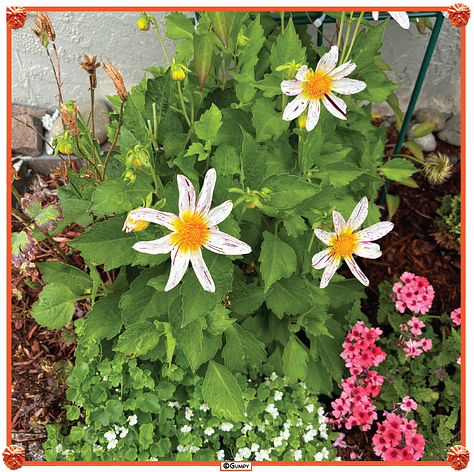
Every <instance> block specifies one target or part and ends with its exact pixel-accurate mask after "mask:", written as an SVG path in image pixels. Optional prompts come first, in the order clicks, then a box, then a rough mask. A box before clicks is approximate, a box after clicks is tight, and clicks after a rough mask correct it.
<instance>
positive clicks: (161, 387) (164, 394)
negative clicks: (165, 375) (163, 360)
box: [156, 381, 176, 400]
mask: <svg viewBox="0 0 474 472" xmlns="http://www.w3.org/2000/svg"><path fill="white" fill-rule="evenodd" d="M156 391H157V394H158V398H164V399H165V400H167V399H168V398H171V397H172V396H173V394H174V392H175V391H176V386H175V385H174V384H172V383H170V382H166V381H162V382H160V383H159V384H158V385H157V387H156Z"/></svg>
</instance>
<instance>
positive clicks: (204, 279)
mask: <svg viewBox="0 0 474 472" xmlns="http://www.w3.org/2000/svg"><path fill="white" fill-rule="evenodd" d="M191 264H192V265H193V269H194V273H195V274H196V277H197V278H198V280H199V282H200V283H201V285H202V288H203V289H204V290H206V292H215V291H216V286H215V285H214V281H213V280H212V277H211V274H210V273H209V270H208V268H207V266H206V263H205V262H204V259H203V258H202V253H201V248H198V249H197V250H196V251H192V252H191Z"/></svg>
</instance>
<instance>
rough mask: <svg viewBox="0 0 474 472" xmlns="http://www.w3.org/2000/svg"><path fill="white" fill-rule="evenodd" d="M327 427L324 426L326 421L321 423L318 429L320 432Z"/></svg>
mask: <svg viewBox="0 0 474 472" xmlns="http://www.w3.org/2000/svg"><path fill="white" fill-rule="evenodd" d="M327 429H328V427H327V426H326V423H323V424H321V425H320V426H319V431H321V432H323V431H324V432H326V430H327Z"/></svg>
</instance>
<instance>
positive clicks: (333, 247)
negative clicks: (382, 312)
mask: <svg viewBox="0 0 474 472" xmlns="http://www.w3.org/2000/svg"><path fill="white" fill-rule="evenodd" d="M368 213H369V202H368V200H367V198H366V197H364V198H363V199H362V200H361V201H360V202H359V203H358V204H357V206H356V207H355V209H354V211H353V212H352V214H351V216H350V218H349V219H348V220H347V223H346V222H345V220H344V218H343V217H342V215H341V214H340V213H338V212H337V211H333V214H332V218H333V221H334V231H335V233H328V232H326V231H323V230H322V229H319V228H316V229H315V230H314V234H315V235H316V237H317V238H318V239H319V240H320V241H322V242H323V243H324V244H326V245H327V246H329V247H328V248H326V249H324V250H322V251H321V252H318V253H317V254H315V255H314V256H313V261H312V263H313V267H314V268H315V269H322V268H323V267H326V270H325V271H324V273H323V277H322V279H321V284H320V287H321V288H325V287H327V285H328V283H329V281H330V280H331V278H332V276H333V275H334V273H335V272H336V270H337V268H338V266H339V262H340V261H341V257H343V258H344V260H345V261H346V262H347V265H348V266H349V269H350V270H351V272H352V273H353V274H354V276H355V277H356V278H357V279H358V280H359V281H360V282H361V283H362V284H364V285H369V279H368V278H367V277H366V276H365V275H364V273H363V272H362V271H361V270H360V268H359V266H358V265H357V263H356V262H355V260H354V257H353V254H355V255H356V256H360V257H365V258H367V259H376V258H377V257H380V256H381V255H382V252H381V251H380V246H379V245H378V244H374V243H371V242H370V241H375V240H376V239H380V238H382V237H383V236H385V235H386V234H387V233H389V232H390V231H391V230H392V229H393V223H392V222H390V221H381V222H380V223H376V224H375V225H372V226H370V227H369V228H365V229H363V230H361V231H359V232H358V233H355V231H356V230H357V229H358V228H359V227H360V225H361V224H362V223H363V222H364V220H365V219H366V218H367V215H368Z"/></svg>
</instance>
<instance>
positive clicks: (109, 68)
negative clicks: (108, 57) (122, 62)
mask: <svg viewBox="0 0 474 472" xmlns="http://www.w3.org/2000/svg"><path fill="white" fill-rule="evenodd" d="M121 67H122V66H120V67H119V68H118V69H116V68H115V67H114V66H113V65H112V64H110V63H109V64H104V70H105V72H107V74H109V76H110V78H111V79H112V80H113V82H114V85H115V90H117V93H118V95H119V97H120V100H122V102H126V101H127V100H128V93H127V90H126V89H125V85H124V83H123V77H122V74H121V73H120V69H121Z"/></svg>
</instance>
